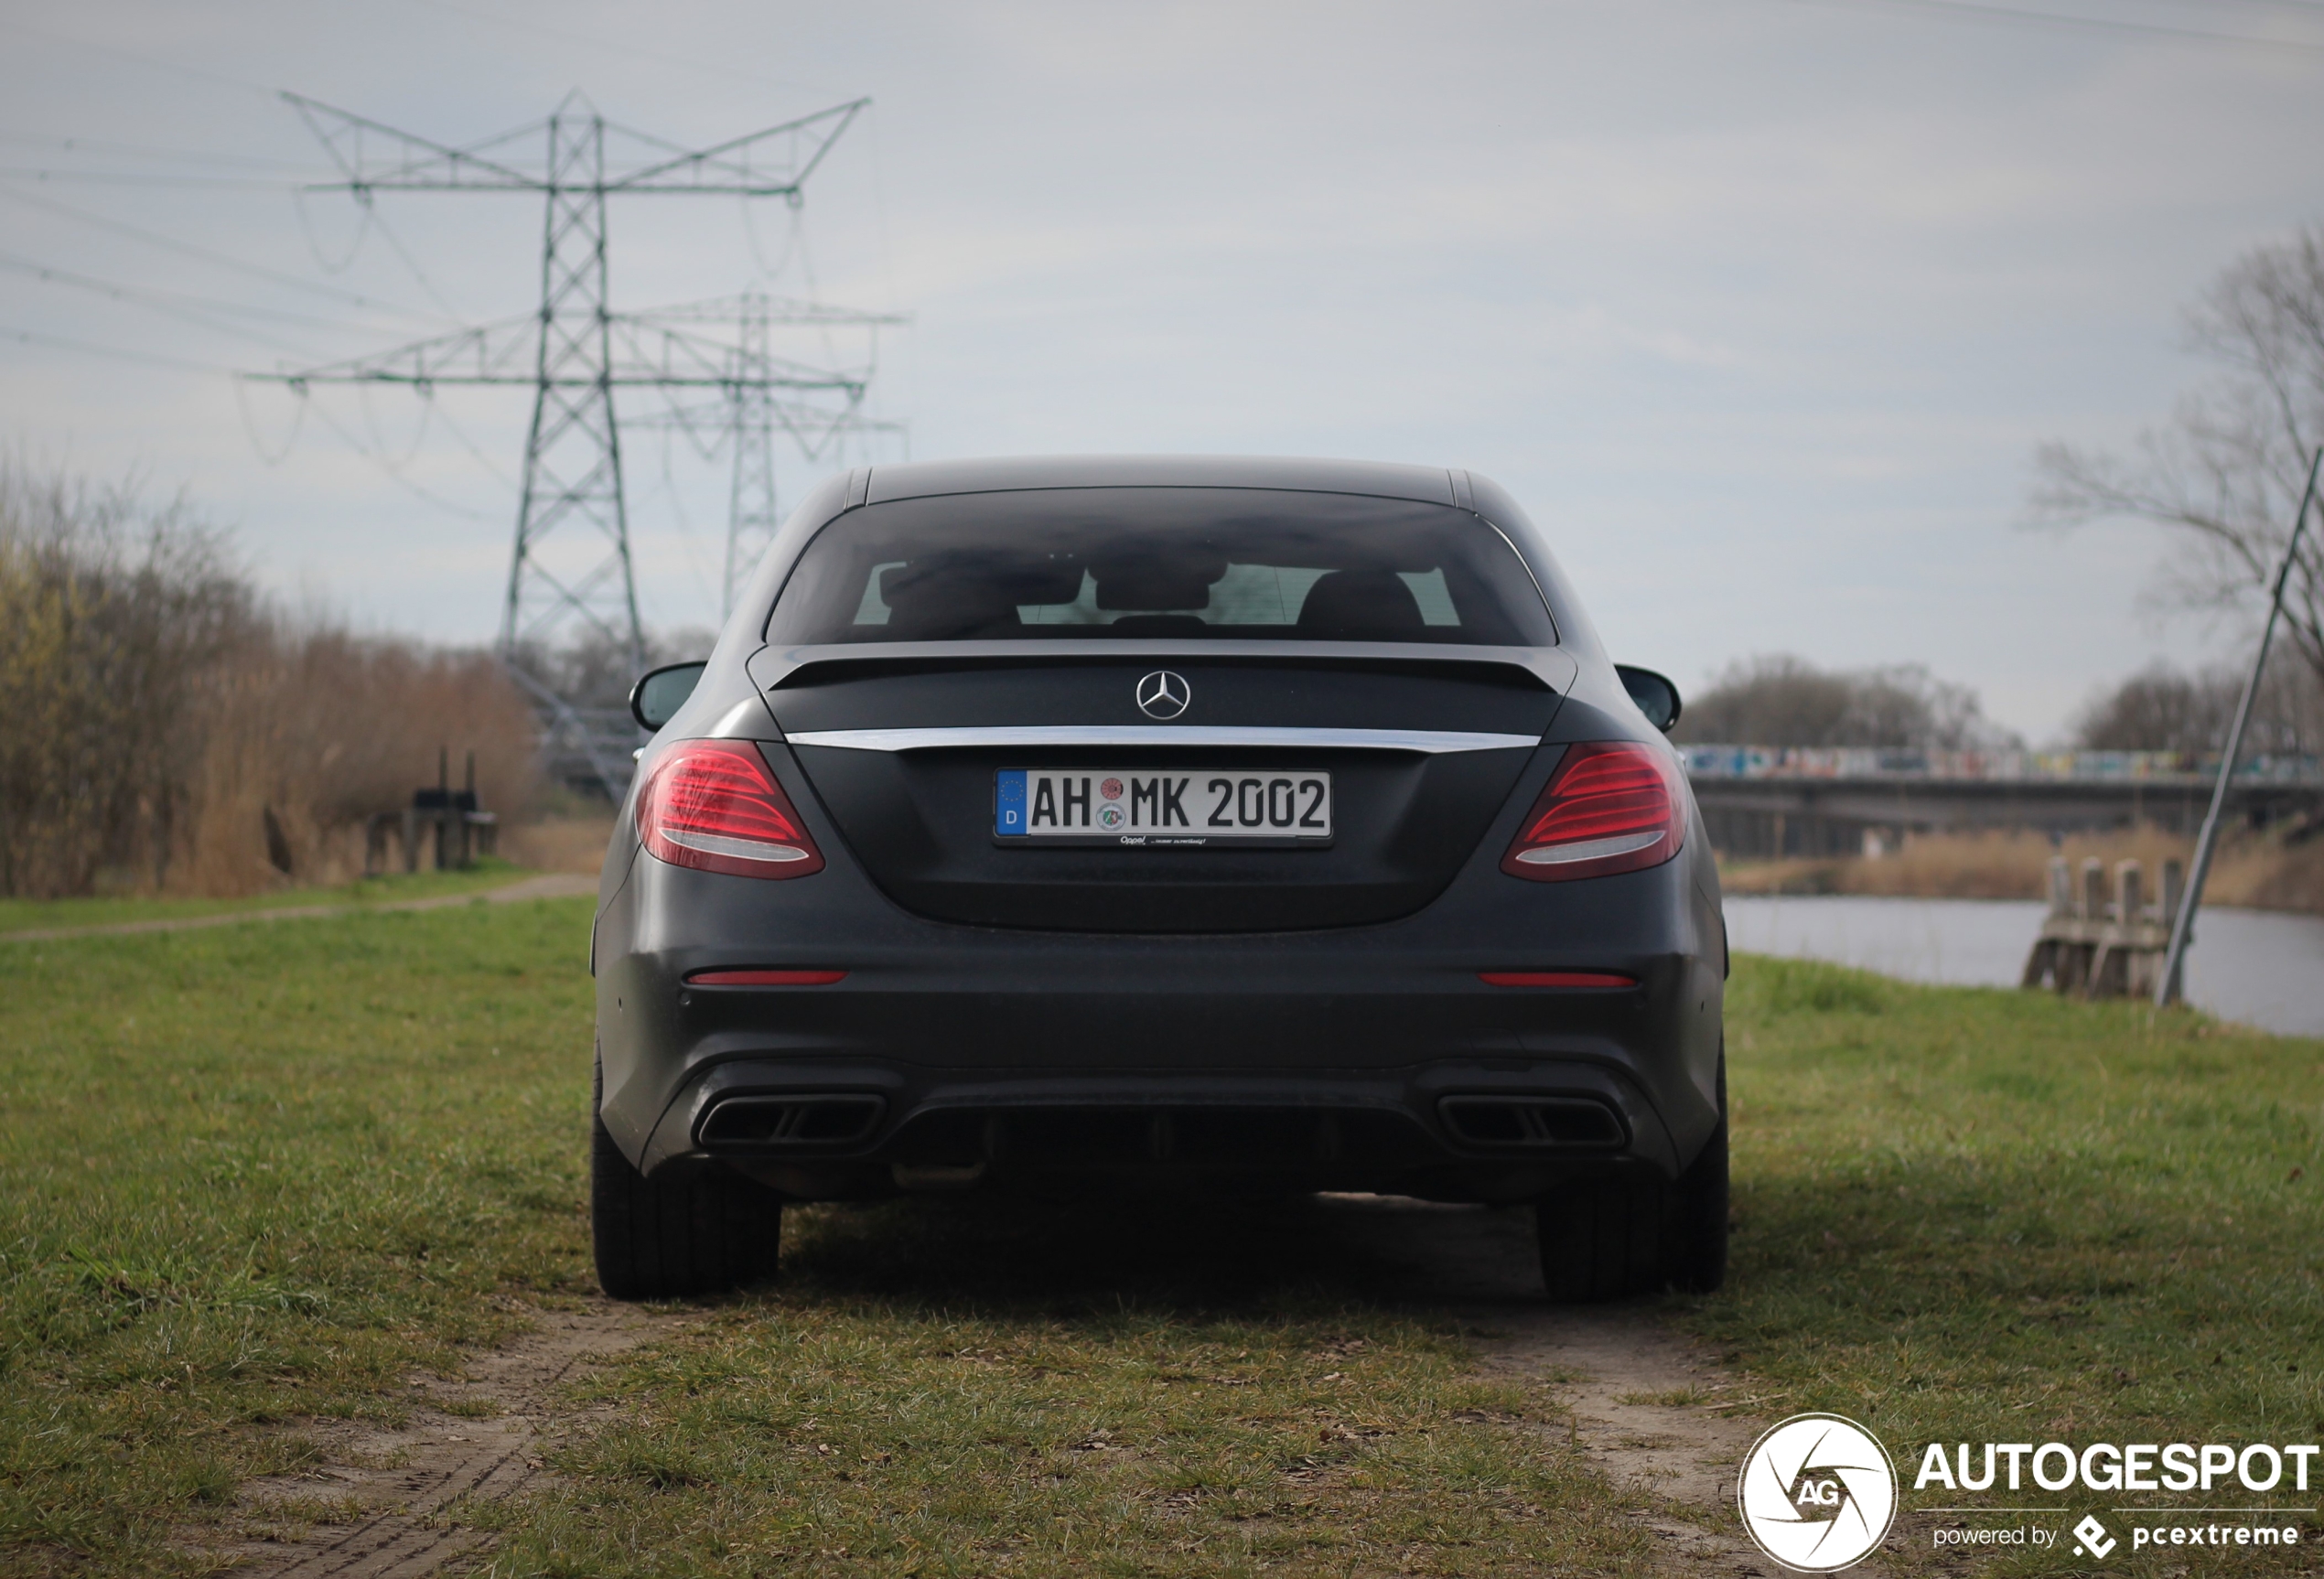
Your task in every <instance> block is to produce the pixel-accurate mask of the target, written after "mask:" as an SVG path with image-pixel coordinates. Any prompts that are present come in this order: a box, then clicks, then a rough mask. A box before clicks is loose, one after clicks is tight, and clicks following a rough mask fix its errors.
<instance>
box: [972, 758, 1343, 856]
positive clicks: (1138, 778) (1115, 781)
mask: <svg viewBox="0 0 2324 1579" xmlns="http://www.w3.org/2000/svg"><path fill="white" fill-rule="evenodd" d="M993 836H994V837H995V838H996V839H1009V840H1027V841H1030V842H1037V843H1038V842H1044V841H1049V840H1075V841H1081V840H1097V841H1102V842H1103V843H1152V844H1160V845H1175V844H1210V843H1230V842H1231V843H1239V844H1248V843H1252V842H1254V841H1260V840H1264V841H1267V842H1269V843H1328V842H1329V840H1330V838H1331V775H1330V774H1329V773H1310V772H1287V771H1285V770H1284V769H1281V768H1002V769H1001V770H1000V771H999V772H998V773H996V774H995V775H994V782H993Z"/></svg>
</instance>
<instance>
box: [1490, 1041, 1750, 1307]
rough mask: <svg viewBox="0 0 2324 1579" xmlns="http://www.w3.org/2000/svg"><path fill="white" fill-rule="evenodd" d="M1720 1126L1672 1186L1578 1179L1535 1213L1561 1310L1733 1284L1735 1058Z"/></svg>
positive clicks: (1723, 1073) (1722, 1095)
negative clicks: (1730, 1150) (1731, 1104)
mask: <svg viewBox="0 0 2324 1579" xmlns="http://www.w3.org/2000/svg"><path fill="white" fill-rule="evenodd" d="M1718 1103H1719V1119H1718V1124H1717V1126H1716V1128H1714V1129H1713V1130H1712V1131H1711V1136H1710V1139H1708V1140H1707V1141H1705V1142H1704V1143H1703V1149H1702V1150H1701V1151H1700V1152H1698V1153H1696V1154H1695V1160H1694V1161H1693V1162H1692V1163H1690V1164H1688V1165H1687V1167H1686V1171H1685V1172H1684V1173H1682V1174H1680V1175H1679V1176H1678V1178H1677V1179H1676V1180H1675V1181H1673V1182H1670V1183H1665V1182H1664V1181H1662V1180H1661V1179H1659V1178H1654V1177H1652V1176H1648V1177H1642V1178H1641V1177H1635V1176H1621V1175H1613V1176H1607V1177H1603V1178H1596V1179H1587V1180H1582V1181H1579V1182H1576V1183H1575V1184H1573V1185H1571V1186H1568V1187H1566V1188H1565V1189H1563V1190H1560V1191H1559V1192H1558V1193H1557V1194H1555V1195H1552V1196H1544V1198H1542V1199H1541V1200H1539V1201H1538V1202H1536V1203H1535V1204H1534V1207H1533V1217H1534V1221H1535V1224H1536V1227H1537V1228H1538V1230H1539V1232H1540V1236H1541V1255H1542V1281H1543V1282H1544V1284H1547V1285H1548V1288H1549V1296H1550V1298H1552V1299H1553V1300H1556V1301H1558V1302H1559V1303H1561V1304H1567V1305H1581V1304H1587V1303H1590V1302H1592V1301H1596V1300H1605V1299H1620V1298H1622V1297H1623V1296H1624V1295H1626V1294H1652V1293H1655V1292H1657V1291H1659V1290H1661V1289H1662V1288H1666V1287H1677V1288H1679V1289H1683V1290H1684V1291H1685V1292H1687V1293H1689V1294H1708V1293H1710V1292H1712V1291H1713V1290H1714V1289H1716V1288H1717V1287H1718V1286H1719V1285H1720V1284H1723V1283H1725V1282H1726V1281H1727V1059H1726V1058H1725V1056H1724V1055H1722V1056H1721V1058H1720V1059H1719V1073H1718Z"/></svg>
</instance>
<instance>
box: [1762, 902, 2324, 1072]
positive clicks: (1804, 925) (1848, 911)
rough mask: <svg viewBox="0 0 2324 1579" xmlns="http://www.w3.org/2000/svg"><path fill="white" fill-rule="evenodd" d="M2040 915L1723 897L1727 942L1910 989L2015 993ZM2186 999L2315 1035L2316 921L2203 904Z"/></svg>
mask: <svg viewBox="0 0 2324 1579" xmlns="http://www.w3.org/2000/svg"><path fill="white" fill-rule="evenodd" d="M2048 913H2049V907H2048V906H2046V905H2044V904H2042V903H2041V902H2040V901H2039V900H2029V899H2028V900H2019V899H1887V898H1873V897H1864V896H1858V895H1853V894H1833V895H1817V896H1813V897H1800V898H1764V897H1758V896H1748V895H1735V894H1730V895H1728V896H1727V938H1728V941H1729V944H1730V946H1731V947H1732V948H1734V949H1735V951H1737V952H1738V953H1753V954H1786V955H1790V956H1792V957H1794V958H1798V959H1810V960H1830V961H1834V962H1835V963H1838V964H1843V965H1856V966H1861V967H1862V968H1863V969H1865V970H1867V971H1878V972H1882V973H1883V974H1885V975H1890V976H1901V977H1903V978H1905V979H1906V980H1907V981H1913V982H1943V983H1956V984H1960V985H1964V986H1980V987H2014V986H2016V985H2017V982H2018V979H2019V977H2020V975H2021V974H2022V973H2023V972H2024V971H2025V968H2026V954H2027V952H2028V951H2029V950H2031V949H2032V947H2033V941H2034V935H2035V934H2036V933H2038V932H2039V931H2040V930H2041V920H2042V918H2043V916H2045V915H2047V914H2048ZM2187 998H2188V1001H2189V1002H2190V1003H2191V1004H2196V1005H2197V1006H2198V1007H2200V1008H2202V1009H2205V1010H2208V1011H2209V1012H2211V1014H2214V1015H2218V1016H2220V1018H2222V1019H2225V1020H2235V1021H2239V1022H2241V1023H2242V1024H2243V1025H2247V1026H2259V1027H2261V1028H2262V1029H2264V1030H2270V1031H2277V1032H2281V1033H2283V1034H2284V1035H2286V1036H2300V1037H2324V918H2319V917H2315V916H2288V915H2284V914H2281V913H2279V912H2276V911H2271V910H2228V909H2219V908H2209V907H2207V908H2205V909H2204V910H2203V911H2202V913H2201V914H2200V915H2199V916H2198V917H2197V918H2196V919H2195V943H2194V946H2193V947H2192V948H2191V949H2190V950H2189V951H2188V955H2187Z"/></svg>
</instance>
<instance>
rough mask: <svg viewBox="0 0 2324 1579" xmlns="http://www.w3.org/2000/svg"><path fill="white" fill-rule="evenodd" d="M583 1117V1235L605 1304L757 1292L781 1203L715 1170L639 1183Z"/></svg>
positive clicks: (595, 1118)
mask: <svg viewBox="0 0 2324 1579" xmlns="http://www.w3.org/2000/svg"><path fill="white" fill-rule="evenodd" d="M596 1089H597V1101H595V1102H592V1104H591V1106H590V1112H589V1128H590V1134H589V1234H590V1239H591V1241H593V1243H594V1245H595V1248H596V1251H597V1285H598V1286H599V1287H600V1288H602V1289H604V1290H605V1291H606V1293H607V1294H609V1295H610V1296H612V1297H613V1298H615V1299H683V1298H686V1297H689V1296H691V1295H694V1294H720V1293H723V1292H725V1291H726V1290H727V1289H732V1288H741V1287H743V1286H745V1285H746V1284H753V1283H762V1282H764V1281H766V1280H767V1279H768V1278H770V1277H772V1276H773V1275H774V1273H775V1263H776V1257H777V1254H778V1251H779V1250H780V1245H781V1242H782V1197H780V1196H779V1195H777V1194H776V1193H775V1192H774V1191H773V1190H770V1189H769V1188H767V1187H765V1186H763V1185H759V1184H756V1183H753V1182H752V1181H751V1180H749V1179H747V1178H742V1177H740V1176H737V1175H735V1174H731V1173H728V1172H726V1170H724V1169H723V1168H718V1167H715V1166H714V1167H710V1168H705V1169H703V1170H702V1171H700V1172H697V1173H694V1174H692V1175H690V1176H686V1177H683V1178H652V1179H650V1178H648V1177H646V1176H644V1175H643V1174H641V1173H640V1172H639V1171H638V1170H637V1169H636V1168H634V1167H632V1166H631V1165H629V1158H628V1157H625V1156H623V1155H621V1148H620V1147H619V1146H617V1145H615V1144H613V1137H612V1136H611V1135H609V1134H608V1133H606V1127H605V1120H604V1119H603V1118H602V1117H600V1116H599V1115H598V1112H597V1106H598V1105H599V1104H600V1103H602V1101H604V1090H605V1077H604V1074H603V1072H602V1071H599V1073H598V1075H597V1081H596Z"/></svg>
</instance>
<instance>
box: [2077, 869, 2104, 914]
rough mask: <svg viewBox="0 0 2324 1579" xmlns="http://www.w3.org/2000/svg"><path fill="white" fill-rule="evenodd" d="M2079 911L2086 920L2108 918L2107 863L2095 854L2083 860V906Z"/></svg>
mask: <svg viewBox="0 0 2324 1579" xmlns="http://www.w3.org/2000/svg"><path fill="white" fill-rule="evenodd" d="M2078 913H2079V914H2080V915H2081V917H2082V919H2083V920H2085V921H2103V920H2104V919H2105V918H2106V864H2105V863H2104V862H2103V861H2101V860H2100V859H2099V858H2098V857H2097V856H2095V855H2090V856H2085V857H2084V858H2083V860H2082V908H2081V910H2080V911H2079V912H2078Z"/></svg>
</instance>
